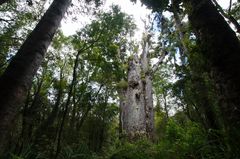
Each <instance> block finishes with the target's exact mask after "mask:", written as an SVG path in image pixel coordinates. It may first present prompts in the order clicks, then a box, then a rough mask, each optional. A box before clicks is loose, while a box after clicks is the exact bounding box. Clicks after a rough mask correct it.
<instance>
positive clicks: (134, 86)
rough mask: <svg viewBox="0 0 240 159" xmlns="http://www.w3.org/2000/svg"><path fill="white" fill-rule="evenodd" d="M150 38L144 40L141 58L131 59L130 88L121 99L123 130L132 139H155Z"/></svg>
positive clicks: (129, 71)
mask: <svg viewBox="0 0 240 159" xmlns="http://www.w3.org/2000/svg"><path fill="white" fill-rule="evenodd" d="M149 38H150V37H147V38H146V39H145V40H144V44H143V52H142V54H141V58H139V57H138V55H137V54H135V55H133V58H132V59H130V60H129V64H128V65H129V68H128V78H127V79H128V88H127V90H126V91H123V92H122V93H126V94H125V98H124V97H123V99H122V101H120V109H121V114H120V115H121V124H122V128H123V132H125V133H126V135H127V137H128V138H129V139H131V140H136V139H139V138H141V137H147V138H149V139H153V131H154V113H153V96H152V73H151V68H149V65H150V64H149V62H150V60H149V57H148V56H149V55H148V53H149V46H148V45H149V44H148V42H149Z"/></svg>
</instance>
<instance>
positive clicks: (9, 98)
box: [0, 0, 71, 154]
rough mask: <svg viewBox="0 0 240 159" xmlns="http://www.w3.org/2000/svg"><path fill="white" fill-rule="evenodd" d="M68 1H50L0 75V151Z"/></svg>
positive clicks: (69, 0)
mask: <svg viewBox="0 0 240 159" xmlns="http://www.w3.org/2000/svg"><path fill="white" fill-rule="evenodd" d="M70 3H71V0H55V1H54V2H53V3H52V5H51V6H50V8H49V9H48V10H47V12H46V13H45V14H44V16H43V17H42V19H41V20H40V22H39V23H38V24H37V26H36V28H35V29H34V30H33V31H32V33H31V34H30V35H29V36H28V38H27V39H26V41H25V42H24V43H23V45H22V46H21V48H20V49H19V51H18V52H17V54H16V56H15V57H14V58H13V59H12V61H11V62H10V64H9V66H8V67H7V69H6V71H5V72H4V74H3V75H2V76H1V78H0V97H1V98H0V154H1V153H2V152H3V150H4V147H5V143H6V138H7V136H8V134H9V129H10V128H11V126H12V123H13V120H14V119H15V116H16V114H17V112H18V110H19V108H20V107H21V105H22V103H23V102H24V100H25V98H26V94H27V91H28V89H29V88H30V87H31V84H32V79H33V76H34V75H35V74H36V71H37V69H38V68H39V66H40V65H41V63H42V60H43V58H44V55H45V53H46V51H47V48H48V46H49V45H50V43H51V41H52V38H53V36H54V34H55V32H56V30H57V29H58V27H59V25H60V22H61V19H62V18H63V16H64V13H65V12H66V10H67V8H68V6H69V5H70Z"/></svg>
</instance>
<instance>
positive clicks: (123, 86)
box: [116, 80, 128, 89]
mask: <svg viewBox="0 0 240 159" xmlns="http://www.w3.org/2000/svg"><path fill="white" fill-rule="evenodd" d="M116 86H117V88H119V89H121V88H122V89H126V88H127V87H128V82H127V81H125V80H121V81H120V82H118V83H117V85H116Z"/></svg>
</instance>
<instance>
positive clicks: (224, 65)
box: [184, 0, 240, 153]
mask: <svg viewBox="0 0 240 159" xmlns="http://www.w3.org/2000/svg"><path fill="white" fill-rule="evenodd" d="M184 3H185V6H186V8H187V11H188V15H189V21H190V23H191V25H192V27H193V28H194V31H195V33H196V36H197V38H198V44H199V46H200V47H199V48H200V51H201V53H202V54H203V55H204V57H205V58H206V59H207V61H208V63H209V68H210V69H209V71H210V72H211V73H212V75H213V78H214V80H215V82H216V83H217V86H218V89H219V94H220V95H219V96H220V103H219V104H220V109H221V111H222V114H223V118H224V120H225V126H226V129H227V132H228V133H229V134H228V139H229V145H231V148H232V152H235V153H239V152H240V149H239V148H240V145H239V144H240V133H239V131H240V130H239V129H240V98H239V96H240V82H239V81H240V62H239V61H240V43H239V40H238V38H237V36H236V34H235V33H234V31H233V30H232V29H231V28H230V26H229V25H228V24H227V22H226V21H225V20H224V18H223V17H222V16H221V15H220V14H219V12H218V11H217V9H216V8H215V6H214V5H213V3H212V2H211V1H210V0H200V1H199V0H184Z"/></svg>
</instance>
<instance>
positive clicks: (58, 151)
mask: <svg viewBox="0 0 240 159" xmlns="http://www.w3.org/2000/svg"><path fill="white" fill-rule="evenodd" d="M80 54H81V52H80V51H78V53H77V56H76V59H75V61H74V66H73V73H72V81H71V84H70V86H69V91H68V98H67V101H66V104H65V107H64V111H63V117H62V121H61V124H60V129H59V133H58V138H57V148H56V154H55V157H54V158H55V159H57V158H58V155H59V153H60V149H61V138H62V133H63V128H64V124H65V120H66V117H67V114H68V110H69V105H70V102H71V99H72V95H73V89H74V85H76V82H77V69H78V65H79V56H80Z"/></svg>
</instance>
